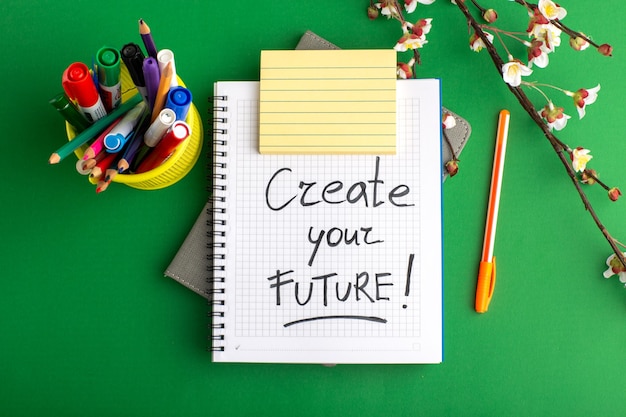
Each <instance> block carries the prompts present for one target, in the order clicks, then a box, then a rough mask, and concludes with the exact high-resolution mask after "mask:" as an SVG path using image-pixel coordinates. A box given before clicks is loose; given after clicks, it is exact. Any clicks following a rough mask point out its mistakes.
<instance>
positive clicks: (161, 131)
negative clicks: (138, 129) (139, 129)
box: [143, 109, 176, 148]
mask: <svg viewBox="0 0 626 417" xmlns="http://www.w3.org/2000/svg"><path fill="white" fill-rule="evenodd" d="M175 121H176V113H174V110H172V109H163V110H161V111H160V112H159V115H158V117H157V118H156V119H155V120H154V122H152V123H151V124H150V127H149V128H148V130H147V131H146V133H145V135H144V136H143V141H144V143H145V144H146V146H149V147H151V148H154V147H155V146H157V144H158V143H159V142H160V141H161V138H162V137H163V135H165V132H167V130H168V129H169V128H170V127H171V126H172V125H173V124H174V122H175Z"/></svg>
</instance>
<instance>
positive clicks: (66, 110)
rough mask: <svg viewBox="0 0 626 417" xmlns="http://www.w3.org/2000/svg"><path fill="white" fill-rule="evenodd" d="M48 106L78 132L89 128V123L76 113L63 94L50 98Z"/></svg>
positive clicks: (76, 110)
mask: <svg viewBox="0 0 626 417" xmlns="http://www.w3.org/2000/svg"><path fill="white" fill-rule="evenodd" d="M50 104H51V105H52V107H54V108H55V109H57V111H58V112H59V113H60V114H61V116H63V118H64V119H65V120H66V121H67V122H68V123H70V124H71V125H72V126H74V128H75V129H76V130H77V131H78V132H82V131H83V130H85V129H87V127H89V122H88V121H87V119H85V116H83V115H82V114H81V113H80V112H79V111H78V109H77V108H76V107H75V106H74V104H73V103H72V102H71V101H70V99H69V98H68V97H67V95H66V94H65V93H59V94H57V95H56V96H54V97H53V98H51V99H50Z"/></svg>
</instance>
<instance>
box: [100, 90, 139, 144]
mask: <svg viewBox="0 0 626 417" xmlns="http://www.w3.org/2000/svg"><path fill="white" fill-rule="evenodd" d="M146 107H147V105H146V103H145V102H141V103H139V104H137V105H136V106H135V107H133V109H132V110H130V111H129V112H128V113H126V114H125V115H124V117H123V118H122V120H120V122H119V123H118V124H116V125H115V127H113V129H111V131H110V132H109V133H108V134H107V135H106V136H105V137H104V147H105V148H106V150H107V152H117V151H119V150H120V149H122V148H123V147H124V145H125V144H126V141H127V140H128V138H129V135H130V133H131V132H132V131H133V129H134V128H135V126H137V123H138V122H139V119H140V118H141V115H142V114H143V113H144V111H145V110H146Z"/></svg>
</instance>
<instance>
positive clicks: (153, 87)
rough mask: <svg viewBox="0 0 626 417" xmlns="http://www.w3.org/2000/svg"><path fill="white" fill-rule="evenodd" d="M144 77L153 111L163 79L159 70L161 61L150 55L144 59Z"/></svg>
mask: <svg viewBox="0 0 626 417" xmlns="http://www.w3.org/2000/svg"><path fill="white" fill-rule="evenodd" d="M143 78H144V80H145V82H146V94H147V96H148V106H150V111H152V109H153V108H154V101H155V100H156V95H157V90H158V89H159V81H160V80H161V71H160V70H159V63H158V62H157V60H156V59H154V58H152V57H148V58H146V59H144V60H143Z"/></svg>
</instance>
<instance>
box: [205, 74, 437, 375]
mask: <svg viewBox="0 0 626 417" xmlns="http://www.w3.org/2000/svg"><path fill="white" fill-rule="evenodd" d="M220 85H222V88H223V91H222V90H219V87H220ZM403 87H406V88H402V89H399V90H398V91H399V92H400V94H399V95H398V97H397V99H398V101H397V108H398V113H397V129H398V130H397V134H398V135H397V154H396V155H381V156H376V155H262V154H260V153H259V151H258V128H259V127H258V116H259V113H258V112H259V104H258V103H259V101H258V94H259V91H258V83H256V82H225V83H218V91H219V92H220V95H228V96H229V98H228V105H229V110H228V126H227V128H228V133H227V136H228V141H227V146H226V148H227V149H226V151H227V160H228V172H227V175H228V178H227V183H228V185H227V187H228V188H227V205H228V224H227V226H226V236H227V247H226V258H225V259H226V260H225V271H226V272H225V275H226V284H225V287H226V293H225V305H224V310H225V329H224V334H225V339H224V351H223V352H214V360H216V361H219V362H222V361H225V362H313V363H338V362H340V363H437V362H440V361H441V352H442V349H441V346H442V340H441V336H442V322H441V318H442V315H441V308H442V307H441V251H440V250H441V206H440V204H441V172H440V159H441V158H440V157H439V156H440V155H439V154H438V152H440V141H437V140H436V139H437V137H436V136H435V135H437V134H438V132H440V126H441V120H440V102H439V101H438V97H439V96H438V94H439V84H438V82H436V83H433V82H432V80H431V83H430V84H428V83H423V82H422V80H411V82H406V84H404V85H403ZM423 88H426V90H424V91H423V90H422V89H423ZM426 91H428V92H426ZM377 159H378V174H377V175H376V169H377V168H376V167H377ZM375 182H377V184H376V185H377V187H376V189H377V195H376V198H374V195H373V190H374V188H375V187H374V185H375ZM339 183H341V184H342V186H343V188H342V189H340V190H336V187H337V185H338V184H339ZM327 185H328V187H329V188H328V190H333V189H335V191H336V192H331V193H327V194H325V195H324V193H323V190H324V188H325V187H326V186H327ZM402 186H406V187H408V189H409V192H408V193H407V194H406V195H403V196H397V197H396V200H397V201H398V202H400V203H408V204H411V206H410V207H396V206H394V205H393V204H392V203H391V202H390V201H389V196H388V194H389V193H390V191H391V190H393V189H394V188H395V187H402ZM362 189H363V190H364V192H365V194H366V198H361V199H359V200H358V201H356V202H354V203H353V204H351V203H350V202H348V201H341V200H346V199H347V196H350V197H352V198H355V199H356V196H358V195H359V192H361V191H363V190H362ZM399 190H402V188H399ZM323 196H325V197H326V198H327V199H329V200H332V201H341V202H340V203H338V204H330V203H327V202H324V201H321V200H322V198H323ZM301 199H304V200H303V201H304V203H313V202H317V201H319V202H318V203H316V204H311V205H308V206H303V205H302V204H301ZM365 199H366V200H367V204H365V202H364V200H365ZM374 200H376V201H378V202H380V203H381V204H379V205H378V206H376V207H374V206H373V202H374ZM268 205H271V206H272V207H274V208H275V210H272V209H271V208H270V207H269V206H268ZM283 205H284V207H282V206H283ZM366 231H367V232H366ZM321 232H323V233H324V237H325V238H328V240H326V239H323V240H322V242H321V243H320V245H319V248H318V249H317V252H316V253H315V254H314V255H313V252H314V243H312V242H310V241H309V233H310V236H311V239H312V240H313V241H315V240H317V238H318V237H319V234H320V233H321ZM346 236H347V237H346ZM366 237H367V242H369V243H370V244H368V243H367V242H366V240H365V239H366ZM352 238H355V239H356V241H358V243H359V244H358V245H357V244H356V241H353V242H352V243H349V244H348V243H346V239H348V240H349V239H352ZM379 241H380V242H379ZM410 254H415V258H414V260H413V266H412V273H411V283H410V293H409V295H408V296H405V289H406V284H407V268H408V264H409V258H410ZM309 262H311V265H309ZM277 271H280V273H281V274H283V275H282V276H281V278H280V279H281V282H282V283H283V285H282V286H281V287H280V289H279V291H278V290H277V288H274V287H272V284H276V279H275V278H276V275H277ZM326 274H329V275H330V276H329V277H328V278H327V279H326V280H324V279H322V278H321V277H322V276H324V275H326ZM332 274H334V275H332ZM363 274H365V275H363ZM376 274H379V276H378V279H379V286H378V290H379V291H380V293H379V294H378V298H377V291H376V290H377V286H376V279H377V277H376ZM365 276H367V282H365V281H366V278H365ZM272 277H273V279H270V278H272ZM316 278H317V279H316ZM288 281H291V282H288ZM324 283H326V284H327V286H326V287H324ZM278 295H279V296H280V305H278V303H277V302H278ZM343 297H346V299H345V301H342V300H341V298H343ZM370 298H371V299H373V301H372V300H370ZM320 317H322V319H320ZM373 318H375V319H373ZM312 319H315V320H312ZM302 320H304V321H302Z"/></svg>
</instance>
